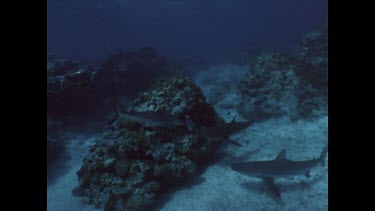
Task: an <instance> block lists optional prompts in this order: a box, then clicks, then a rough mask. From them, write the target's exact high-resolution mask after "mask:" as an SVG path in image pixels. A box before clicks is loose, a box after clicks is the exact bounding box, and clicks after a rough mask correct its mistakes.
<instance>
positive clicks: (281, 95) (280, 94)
mask: <svg viewBox="0 0 375 211" xmlns="http://www.w3.org/2000/svg"><path fill="white" fill-rule="evenodd" d="M327 41H328V38H327V31H326V30H323V31H321V32H319V33H313V34H310V35H307V36H306V37H305V38H304V39H303V41H302V42H301V44H300V45H299V46H298V47H297V48H296V49H295V50H294V51H293V52H292V53H288V54H287V53H276V54H263V55H262V56H260V57H258V58H257V60H256V61H255V62H254V63H253V64H252V65H251V67H250V69H249V71H248V72H247V73H246V74H245V75H244V77H243V78H242V80H241V82H240V85H239V91H240V93H241V102H240V103H239V105H238V106H237V110H238V112H239V113H240V114H242V115H243V116H244V117H246V118H247V119H251V120H255V121H259V120H264V119H267V118H270V117H273V116H281V115H287V116H289V117H290V118H291V119H292V120H296V119H299V118H310V117H314V116H317V115H320V114H324V113H326V112H327V95H328V84H327V83H328V68H327V67H328V66H327V63H328V58H327V46H328V43H327Z"/></svg>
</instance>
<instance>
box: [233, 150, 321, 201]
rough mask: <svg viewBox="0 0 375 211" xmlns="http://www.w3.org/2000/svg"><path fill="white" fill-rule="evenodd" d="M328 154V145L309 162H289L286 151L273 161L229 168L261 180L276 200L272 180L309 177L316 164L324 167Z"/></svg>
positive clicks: (242, 164)
mask: <svg viewBox="0 0 375 211" xmlns="http://www.w3.org/2000/svg"><path fill="white" fill-rule="evenodd" d="M327 152H328V144H327V145H325V146H324V148H323V150H322V151H321V153H320V156H319V157H317V158H313V159H311V160H305V161H291V160H289V159H287V158H286V150H285V149H283V150H281V151H280V152H279V154H278V155H277V156H276V158H275V159H273V160H267V161H253V162H239V163H234V164H232V165H231V166H230V167H231V169H232V170H234V171H236V172H238V173H241V174H244V175H246V176H250V177H258V178H261V179H262V180H263V182H264V184H265V185H266V187H267V188H268V189H269V190H270V191H271V193H273V194H274V195H275V196H276V197H277V198H280V197H281V195H280V191H279V189H278V188H277V186H276V185H275V183H274V178H278V177H293V176H296V175H305V176H306V177H309V176H310V170H311V169H312V168H314V167H316V166H318V164H322V165H323V166H324V161H325V157H326V154H327Z"/></svg>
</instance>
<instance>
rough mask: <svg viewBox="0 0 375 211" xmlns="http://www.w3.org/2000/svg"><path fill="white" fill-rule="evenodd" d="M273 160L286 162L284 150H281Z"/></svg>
mask: <svg viewBox="0 0 375 211" xmlns="http://www.w3.org/2000/svg"><path fill="white" fill-rule="evenodd" d="M275 160H286V149H283V150H281V151H280V152H279V154H278V155H277V157H276V158H275Z"/></svg>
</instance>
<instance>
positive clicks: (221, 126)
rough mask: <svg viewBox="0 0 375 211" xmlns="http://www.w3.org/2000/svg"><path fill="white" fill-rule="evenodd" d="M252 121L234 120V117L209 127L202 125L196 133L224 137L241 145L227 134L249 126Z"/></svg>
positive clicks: (211, 136)
mask: <svg viewBox="0 0 375 211" xmlns="http://www.w3.org/2000/svg"><path fill="white" fill-rule="evenodd" d="M252 123H253V122H252V121H244V122H236V120H235V118H233V120H232V121H231V122H228V123H227V122H220V123H217V124H215V125H213V126H210V127H202V128H200V129H199V130H198V131H197V133H198V134H199V135H201V136H205V137H209V138H224V139H226V140H228V141H229V142H231V143H232V144H235V145H237V146H242V145H241V144H240V143H238V142H235V141H233V140H231V139H230V138H229V136H230V135H232V134H234V133H237V132H239V131H241V130H243V129H245V128H247V127H249V126H250V125H251V124H252Z"/></svg>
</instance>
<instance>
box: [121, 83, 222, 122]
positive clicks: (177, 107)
mask: <svg viewBox="0 0 375 211" xmlns="http://www.w3.org/2000/svg"><path fill="white" fill-rule="evenodd" d="M128 111H130V112H131V111H135V112H145V111H170V112H171V113H172V114H173V115H175V116H183V115H188V116H190V118H191V119H192V121H193V122H195V123H196V124H201V125H205V126H209V125H213V124H214V123H215V122H217V121H220V118H219V117H218V115H217V114H216V112H215V110H214V109H213V107H212V106H210V105H209V104H208V103H207V102H206V98H205V96H204V95H203V93H202V91H201V89H200V88H199V87H198V86H197V85H196V84H195V83H194V82H193V81H191V80H188V79H186V78H174V77H158V78H155V79H154V83H153V85H152V88H151V90H149V91H146V92H143V93H141V94H140V95H139V97H138V98H137V99H136V100H135V101H134V102H133V103H132V104H131V105H130V106H129V109H128Z"/></svg>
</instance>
